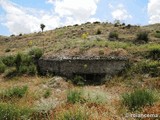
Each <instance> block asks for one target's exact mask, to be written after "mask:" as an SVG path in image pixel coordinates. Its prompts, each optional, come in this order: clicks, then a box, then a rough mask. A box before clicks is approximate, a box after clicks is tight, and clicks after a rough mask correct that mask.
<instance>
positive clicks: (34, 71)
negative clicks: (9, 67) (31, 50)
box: [27, 64, 37, 75]
mask: <svg viewBox="0 0 160 120" xmlns="http://www.w3.org/2000/svg"><path fill="white" fill-rule="evenodd" d="M27 74H28V75H35V74H37V69H36V66H35V65H34V64H32V65H30V66H28V69H27Z"/></svg>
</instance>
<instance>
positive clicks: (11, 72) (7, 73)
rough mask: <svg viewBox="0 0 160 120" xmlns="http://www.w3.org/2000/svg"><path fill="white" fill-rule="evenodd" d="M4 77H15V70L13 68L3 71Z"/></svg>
mask: <svg viewBox="0 0 160 120" xmlns="http://www.w3.org/2000/svg"><path fill="white" fill-rule="evenodd" d="M4 74H5V77H7V78H11V77H14V76H16V75H17V70H16V69H15V68H10V69H7V70H6V71H5V73H4Z"/></svg>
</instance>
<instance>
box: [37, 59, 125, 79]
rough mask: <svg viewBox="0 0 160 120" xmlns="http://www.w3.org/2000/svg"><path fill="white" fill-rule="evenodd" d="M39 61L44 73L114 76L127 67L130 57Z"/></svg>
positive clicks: (68, 75) (69, 75) (67, 75)
mask: <svg viewBox="0 0 160 120" xmlns="http://www.w3.org/2000/svg"><path fill="white" fill-rule="evenodd" d="M38 63H39V67H40V71H41V72H42V73H47V72H49V73H53V74H56V75H63V76H66V77H72V76H73V75H75V74H90V75H91V74H93V75H96V74H99V75H101V74H103V75H108V76H113V75H116V74H118V73H119V72H121V71H122V70H123V69H124V68H125V66H126V64H127V63H128V59H127V58H120V57H90V58H86V57H85V58H83V57H72V58H46V59H45V58H41V59H40V60H39V62H38Z"/></svg>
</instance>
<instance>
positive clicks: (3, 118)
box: [0, 103, 31, 120]
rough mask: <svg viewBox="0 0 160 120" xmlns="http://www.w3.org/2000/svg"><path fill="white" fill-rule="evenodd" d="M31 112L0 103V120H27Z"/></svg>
mask: <svg viewBox="0 0 160 120" xmlns="http://www.w3.org/2000/svg"><path fill="white" fill-rule="evenodd" d="M30 115H31V110H30V109H28V108H18V107H16V106H15V105H11V104H4V103H0V120H22V119H23V120H26V119H27V120H28V119H29V116H30Z"/></svg>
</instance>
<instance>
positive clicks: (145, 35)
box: [136, 31, 149, 43]
mask: <svg viewBox="0 0 160 120" xmlns="http://www.w3.org/2000/svg"><path fill="white" fill-rule="evenodd" d="M136 41H137V42H141V41H144V42H146V43H147V42H148V41H149V38H148V33H147V32H145V31H144V32H140V33H138V34H137V38H136Z"/></svg>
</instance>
